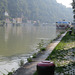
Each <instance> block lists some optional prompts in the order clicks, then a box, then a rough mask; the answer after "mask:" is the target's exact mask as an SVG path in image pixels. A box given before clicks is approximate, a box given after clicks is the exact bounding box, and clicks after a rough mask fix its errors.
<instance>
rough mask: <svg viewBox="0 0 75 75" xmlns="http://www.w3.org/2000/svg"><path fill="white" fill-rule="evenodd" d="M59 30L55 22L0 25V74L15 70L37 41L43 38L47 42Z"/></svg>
mask: <svg viewBox="0 0 75 75" xmlns="http://www.w3.org/2000/svg"><path fill="white" fill-rule="evenodd" d="M58 33H59V32H57V31H56V26H55V24H46V25H45V24H44V25H37V26H35V25H31V24H28V25H26V24H22V25H20V26H13V25H12V24H8V25H7V26H4V27H0V75H3V73H4V74H7V73H8V72H10V71H11V70H12V69H14V70H16V69H17V68H18V67H19V66H18V63H19V61H20V60H21V59H22V60H24V61H25V62H26V58H27V57H29V56H30V55H32V53H33V52H35V51H36V49H37V45H38V43H39V42H40V41H41V40H43V41H44V42H46V43H49V42H50V40H52V39H54V38H56V36H57V35H58Z"/></svg>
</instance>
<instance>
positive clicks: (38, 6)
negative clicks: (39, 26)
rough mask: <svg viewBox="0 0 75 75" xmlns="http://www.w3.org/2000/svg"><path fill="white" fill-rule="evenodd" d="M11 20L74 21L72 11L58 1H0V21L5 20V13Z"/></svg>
mask: <svg viewBox="0 0 75 75" xmlns="http://www.w3.org/2000/svg"><path fill="white" fill-rule="evenodd" d="M5 11H7V12H8V13H9V17H10V18H17V17H23V20H24V22H26V20H32V21H35V20H39V21H40V22H56V21H58V20H61V19H65V20H67V21H72V15H73V14H72V9H71V8H66V7H65V6H64V5H62V4H59V3H57V2H56V0H0V20H3V19H5V17H4V12H5Z"/></svg>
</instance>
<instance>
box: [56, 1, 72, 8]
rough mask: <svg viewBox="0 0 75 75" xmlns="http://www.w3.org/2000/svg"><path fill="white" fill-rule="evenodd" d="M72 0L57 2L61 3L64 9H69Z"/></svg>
mask: <svg viewBox="0 0 75 75" xmlns="http://www.w3.org/2000/svg"><path fill="white" fill-rule="evenodd" d="M72 1H73V0H57V2H58V3H62V4H63V5H65V6H66V7H71V3H72Z"/></svg>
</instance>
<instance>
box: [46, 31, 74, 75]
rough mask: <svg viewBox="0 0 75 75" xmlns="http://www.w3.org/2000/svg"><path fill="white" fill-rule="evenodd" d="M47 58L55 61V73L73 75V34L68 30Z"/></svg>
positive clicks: (57, 74)
mask: <svg viewBox="0 0 75 75" xmlns="http://www.w3.org/2000/svg"><path fill="white" fill-rule="evenodd" d="M47 60H49V61H53V62H54V63H55V65H56V68H55V75H75V34H74V33H73V32H72V34H71V35H70V34H69V32H68V33H67V34H66V35H65V36H64V37H63V39H62V40H61V42H60V43H59V44H58V45H57V46H56V47H55V49H54V50H53V51H52V53H51V54H50V55H49V56H48V58H47Z"/></svg>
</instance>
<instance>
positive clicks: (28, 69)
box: [13, 33, 66, 75]
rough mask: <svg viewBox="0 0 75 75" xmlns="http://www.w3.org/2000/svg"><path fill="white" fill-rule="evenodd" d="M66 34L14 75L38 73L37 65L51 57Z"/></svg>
mask: <svg viewBox="0 0 75 75" xmlns="http://www.w3.org/2000/svg"><path fill="white" fill-rule="evenodd" d="M65 34H66V33H64V34H63V35H61V37H60V38H59V39H57V40H55V41H53V42H52V43H51V44H50V45H48V47H47V50H46V51H44V52H42V53H41V54H39V55H38V57H37V58H34V59H33V61H32V62H31V63H27V64H25V65H24V66H23V67H21V68H19V69H18V70H16V71H15V72H14V74H13V75H33V73H34V72H35V71H36V65H37V63H39V62H41V61H44V60H45V59H46V58H47V57H48V56H49V54H50V53H51V52H52V50H53V49H54V48H55V47H56V45H57V44H58V43H59V42H60V41H61V39H62V37H63V36H65Z"/></svg>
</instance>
